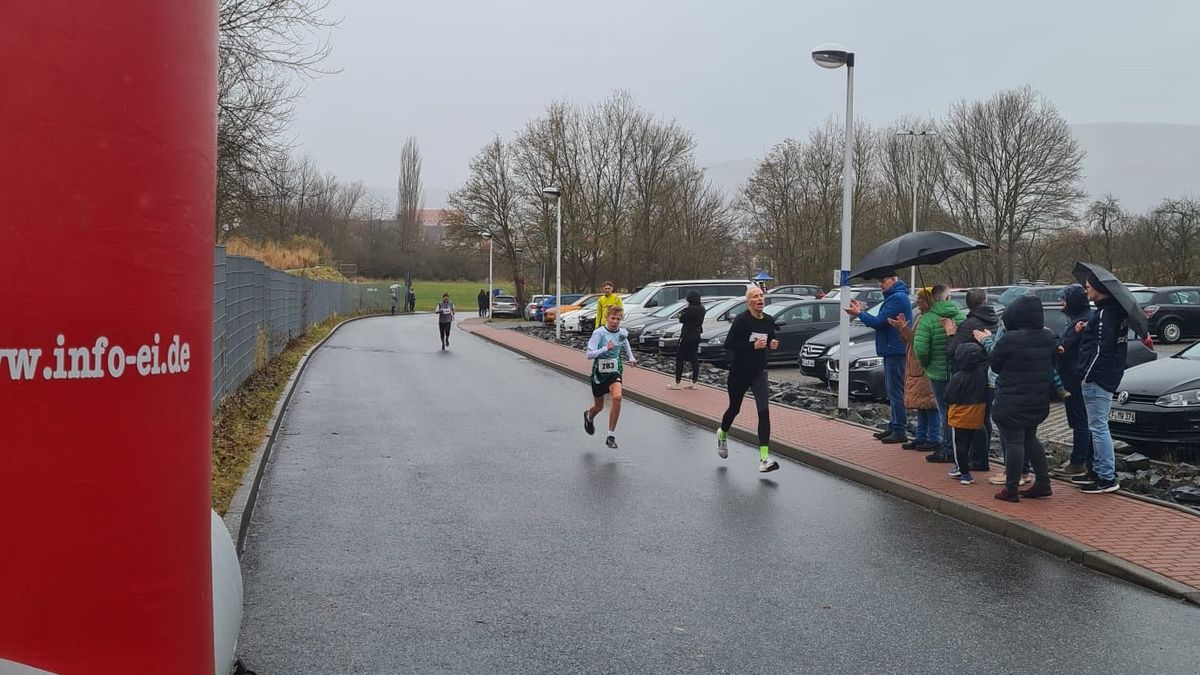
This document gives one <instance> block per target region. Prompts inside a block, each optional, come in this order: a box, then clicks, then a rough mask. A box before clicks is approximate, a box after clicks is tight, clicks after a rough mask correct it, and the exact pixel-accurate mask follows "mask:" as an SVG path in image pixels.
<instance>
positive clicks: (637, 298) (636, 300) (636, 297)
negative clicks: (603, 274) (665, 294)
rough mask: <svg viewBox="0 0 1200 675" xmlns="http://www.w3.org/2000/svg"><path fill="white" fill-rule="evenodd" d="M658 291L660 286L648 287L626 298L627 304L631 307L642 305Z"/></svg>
mask: <svg viewBox="0 0 1200 675" xmlns="http://www.w3.org/2000/svg"><path fill="white" fill-rule="evenodd" d="M657 290H658V286H646V287H645V288H643V289H642V290H640V291H638V292H636V293H634V294H633V295H631V296H629V297H628V298H625V303H626V304H630V305H640V304H642V303H643V302H645V300H646V298H648V297H650V294H651V293H653V292H654V291H657Z"/></svg>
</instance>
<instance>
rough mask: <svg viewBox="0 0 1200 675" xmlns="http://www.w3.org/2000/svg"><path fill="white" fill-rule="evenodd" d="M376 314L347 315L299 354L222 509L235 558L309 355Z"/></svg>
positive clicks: (240, 548) (244, 536)
mask: <svg viewBox="0 0 1200 675" xmlns="http://www.w3.org/2000/svg"><path fill="white" fill-rule="evenodd" d="M377 316H387V315H386V314H384V315H379V314H364V315H363V316H354V317H350V318H348V319H346V320H345V321H342V322H340V323H338V325H336V326H334V327H333V329H332V330H330V331H329V335H326V336H325V337H324V338H323V339H322V340H321V341H320V342H318V343H317V344H315V345H313V346H312V347H309V349H308V351H307V352H305V353H304V356H302V357H301V358H300V362H299V363H298V364H297V365H296V370H295V371H294V372H293V373H292V376H291V377H290V378H289V379H288V381H287V384H285V385H284V395H283V396H282V397H280V399H279V400H278V401H276V402H275V409H274V410H273V411H272V412H271V419H270V420H269V421H268V422H267V429H268V431H267V435H266V436H265V437H264V438H263V440H262V443H260V444H259V445H258V448H256V449H255V450H254V455H253V457H251V459H250V466H248V467H246V472H245V473H244V474H242V484H241V486H240V487H238V489H237V492H235V493H233V498H232V499H230V500H229V508H228V509H226V510H225V515H224V516H223V518H222V519H223V520H224V521H225V527H226V529H228V530H229V535H230V536H231V537H233V543H234V548H235V550H236V551H237V556H238V559H241V557H242V549H243V546H244V544H245V541H246V532H247V530H249V528H250V517H251V516H253V515H254V503H255V500H257V499H258V486H259V484H260V483H261V482H262V477H263V472H264V470H265V469H266V466H267V461H268V460H270V458H271V450H272V449H273V448H274V445H275V437H276V436H277V435H278V434H279V427H280V426H282V424H283V416H284V413H285V412H286V411H287V406H288V403H291V401H292V395H293V394H294V393H295V392H296V383H297V382H299V381H300V377H301V376H302V375H304V369H305V368H307V367H308V360H309V358H310V357H312V355H313V354H314V353H315V352H316V351H317V350H318V349H320V348H321V347H322V346H323V345H324V344H325V343H326V342H327V341H328V340H329V338H331V337H333V335H334V333H336V332H337V331H338V329H339V328H341V327H342V326H345V325H346V324H348V323H350V322H352V321H359V320H361V319H370V318H374V317H377Z"/></svg>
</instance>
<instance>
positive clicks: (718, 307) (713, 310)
mask: <svg viewBox="0 0 1200 675" xmlns="http://www.w3.org/2000/svg"><path fill="white" fill-rule="evenodd" d="M739 302H745V300H743V299H741V298H729V299H728V300H722V301H721V302H718V303H717V304H715V305H713V306H712V307H709V308H708V311H707V312H705V314H708V315H711V316H720V315H722V314H724V313H725V312H727V311H728V310H729V308H731V307H734V306H736V305H737V304H738V303H739Z"/></svg>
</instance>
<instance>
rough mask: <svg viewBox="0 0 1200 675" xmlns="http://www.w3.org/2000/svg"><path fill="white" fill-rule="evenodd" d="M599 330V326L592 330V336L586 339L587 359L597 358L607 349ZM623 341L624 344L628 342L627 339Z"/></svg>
mask: <svg viewBox="0 0 1200 675" xmlns="http://www.w3.org/2000/svg"><path fill="white" fill-rule="evenodd" d="M600 332H601V330H600V329H599V328H597V329H596V330H594V331H592V337H591V338H590V339H589V340H588V345H587V357H588V358H589V359H598V358H600V356H601V355H602V354H604V352H606V351H608V348H607V347H605V346H604V342H603V336H602V335H601V334H600ZM625 342H626V344H628V343H629V341H628V340H626V341H625Z"/></svg>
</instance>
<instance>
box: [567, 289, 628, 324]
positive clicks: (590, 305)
mask: <svg viewBox="0 0 1200 675" xmlns="http://www.w3.org/2000/svg"><path fill="white" fill-rule="evenodd" d="M628 295H629V294H628V293H625V294H621V293H618V294H617V296H618V297H620V298H621V299H622V300H623V299H625V298H626V297H628ZM599 300H600V296H599V295H597V296H596V297H595V298H589V299H588V300H586V301H581V302H580V303H579V309H577V310H575V311H574V312H567V313H566V314H563V328H562V329H563V330H565V331H569V332H572V333H591V332H592V331H593V330H595V329H596V308H597V303H598V302H599Z"/></svg>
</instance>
